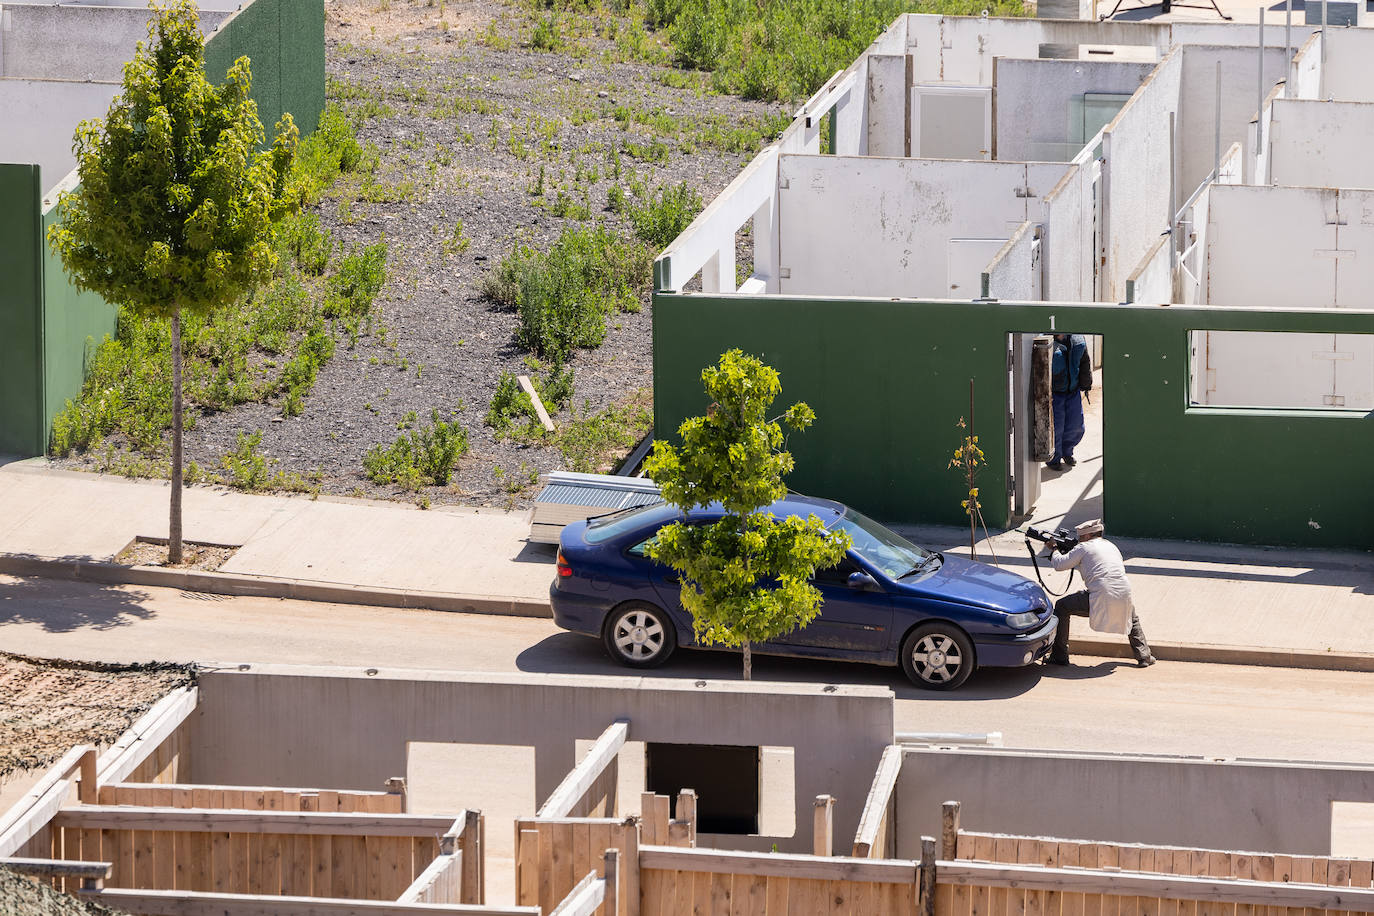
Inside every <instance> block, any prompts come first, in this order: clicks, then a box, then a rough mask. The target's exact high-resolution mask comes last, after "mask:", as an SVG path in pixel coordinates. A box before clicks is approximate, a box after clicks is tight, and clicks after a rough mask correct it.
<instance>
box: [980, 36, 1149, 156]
mask: <svg viewBox="0 0 1374 916" xmlns="http://www.w3.org/2000/svg"><path fill="white" fill-rule="evenodd" d="M1156 66H1157V64H1156V63H1153V62H1150V63H1144V62H1139V61H1092V60H1017V59H1014V58H1006V57H1002V58H998V59H997V61H996V62H995V64H994V67H993V87H994V90H995V92H996V95H995V99H996V112H997V114H996V118H995V120H994V123H993V158H995V159H1004V160H1035V161H1055V162H1057V161H1068V160H1070V159H1072V158H1073V157H1074V156H1076V155H1078V152H1079V150H1081V149H1082V148H1083V144H1084V143H1085V142H1087V141H1088V140H1091V139H1092V137H1093V134H1095V133H1097V131H1096V130H1091V131H1090V132H1088V134H1087V135H1086V136H1084V135H1083V130H1082V126H1081V120H1082V117H1081V116H1082V104H1083V95H1084V93H1088V92H1094V93H1113V94H1125V95H1130V94H1131V93H1133V92H1135V91H1136V90H1137V89H1138V88H1140V84H1141V83H1143V82H1144V81H1145V79H1146V77H1148V76H1149V75H1150V73H1151V72H1152V71H1153V70H1154V68H1155V67H1156ZM1075 115H1077V116H1078V118H1077V122H1078V123H1074V121H1073V118H1074V116H1075ZM1100 126H1101V125H1099V127H1100Z"/></svg>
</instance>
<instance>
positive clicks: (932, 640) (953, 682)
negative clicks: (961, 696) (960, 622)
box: [902, 623, 977, 690]
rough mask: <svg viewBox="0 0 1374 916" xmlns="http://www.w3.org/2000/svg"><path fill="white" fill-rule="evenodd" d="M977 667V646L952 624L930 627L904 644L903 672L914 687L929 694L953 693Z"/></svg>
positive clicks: (918, 629) (924, 627)
mask: <svg viewBox="0 0 1374 916" xmlns="http://www.w3.org/2000/svg"><path fill="white" fill-rule="evenodd" d="M976 666H977V661H976V660H975V659H974V657H973V643H972V642H970V641H969V638H968V637H967V636H966V635H964V631H963V630H961V629H959V628H958V627H956V626H953V625H951V624H947V623H928V624H926V625H925V626H923V627H918V628H916V629H915V630H913V631H912V632H911V635H910V636H908V637H907V638H906V641H905V642H903V643H902V669H903V670H904V671H906V676H907V677H908V678H910V679H911V683H913V684H915V685H916V686H917V687H924V688H925V689H926V690H953V689H954V688H956V687H958V686H959V685H960V684H962V683H964V681H966V680H968V679H969V675H971V674H972V673H973V669H974V668H975V667H976Z"/></svg>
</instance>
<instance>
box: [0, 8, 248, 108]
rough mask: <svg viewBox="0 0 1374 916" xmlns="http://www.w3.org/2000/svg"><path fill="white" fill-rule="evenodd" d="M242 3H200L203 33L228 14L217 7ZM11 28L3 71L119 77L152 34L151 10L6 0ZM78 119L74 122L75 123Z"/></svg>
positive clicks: (1, 36)
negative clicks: (32, 3)
mask: <svg viewBox="0 0 1374 916" xmlns="http://www.w3.org/2000/svg"><path fill="white" fill-rule="evenodd" d="M226 5H227V6H228V8H229V11H232V10H233V9H235V8H237V6H238V3H237V2H235V3H234V4H232V5H229V4H227V3H225V2H217V3H201V4H200V6H201V13H200V26H201V30H202V31H203V32H205V34H207V35H208V34H209V33H210V32H211V31H213V30H214V28H215V27H216V26H217V25H219V23H221V22H223V21H224V20H225V19H227V18H228V17H229V11H216V10H215V9H214V7H216V6H226ZM4 9H5V15H6V18H7V19H8V26H9V27H8V28H7V29H3V30H0V61H3V69H0V76H6V77H16V78H24V79H73V80H85V79H93V80H114V81H117V80H119V79H120V78H121V77H122V75H123V68H124V62H125V61H127V60H128V59H129V58H131V57H133V54H134V45H135V44H137V43H138V42H139V41H144V40H146V39H147V37H148V10H147V8H146V7H142V8H141V7H139V6H138V5H136V4H128V5H127V7H126V8H118V7H107V6H92V5H89V4H83V5H81V6H65V5H64V6H54V5H51V4H49V5H42V6H40V5H26V4H22V3H5V4H4ZM73 123H75V122H73Z"/></svg>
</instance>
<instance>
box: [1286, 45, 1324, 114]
mask: <svg viewBox="0 0 1374 916" xmlns="http://www.w3.org/2000/svg"><path fill="white" fill-rule="evenodd" d="M1321 75H1322V62H1321V36H1320V35H1312V36H1310V37H1308V38H1307V40H1306V41H1304V42H1303V43H1302V45H1301V46H1300V47H1299V48H1298V52H1297V53H1296V54H1295V55H1293V62H1292V63H1291V64H1290V65H1289V67H1288V85H1287V86H1285V87H1284V89H1285V91H1286V92H1287V94H1288V97H1289V98H1290V99H1315V98H1318V96H1319V94H1320V93H1319V88H1320V86H1321Z"/></svg>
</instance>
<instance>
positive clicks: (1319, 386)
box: [1188, 331, 1374, 411]
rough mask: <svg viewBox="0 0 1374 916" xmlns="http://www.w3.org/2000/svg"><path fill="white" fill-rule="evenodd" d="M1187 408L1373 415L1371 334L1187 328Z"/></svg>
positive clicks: (1373, 346) (1373, 350)
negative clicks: (1362, 413) (1286, 410)
mask: <svg viewBox="0 0 1374 916" xmlns="http://www.w3.org/2000/svg"><path fill="white" fill-rule="evenodd" d="M1188 357H1189V373H1188V404H1189V406H1192V407H1242V408H1247V407H1248V408H1269V409H1290V410H1332V411H1370V410H1374V334H1313V333H1306V332H1292V331H1190V332H1189V334H1188Z"/></svg>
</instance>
